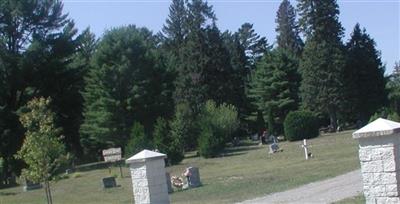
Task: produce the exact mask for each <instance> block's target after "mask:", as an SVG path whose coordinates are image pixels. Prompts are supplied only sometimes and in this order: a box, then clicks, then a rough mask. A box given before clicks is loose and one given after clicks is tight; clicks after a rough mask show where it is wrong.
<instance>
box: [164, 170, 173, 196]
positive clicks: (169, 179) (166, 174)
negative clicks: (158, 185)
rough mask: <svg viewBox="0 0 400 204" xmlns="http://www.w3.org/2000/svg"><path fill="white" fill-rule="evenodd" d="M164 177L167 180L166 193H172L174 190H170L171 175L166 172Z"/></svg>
mask: <svg viewBox="0 0 400 204" xmlns="http://www.w3.org/2000/svg"><path fill="white" fill-rule="evenodd" d="M165 177H166V179H167V187H168V193H172V192H174V190H173V189H172V184H171V175H170V174H169V173H168V172H166V173H165Z"/></svg>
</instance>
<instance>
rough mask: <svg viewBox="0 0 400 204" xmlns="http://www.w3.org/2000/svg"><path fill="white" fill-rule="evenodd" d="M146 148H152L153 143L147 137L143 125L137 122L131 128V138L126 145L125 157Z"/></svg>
mask: <svg viewBox="0 0 400 204" xmlns="http://www.w3.org/2000/svg"><path fill="white" fill-rule="evenodd" d="M146 148H147V149H152V146H151V143H150V142H149V141H148V139H147V137H146V134H145V132H144V127H143V125H141V124H140V123H138V122H135V123H134V124H133V127H132V130H131V135H130V139H129V141H128V143H127V145H126V146H125V158H129V157H131V156H133V155H135V154H136V153H139V152H140V151H142V150H143V149H146Z"/></svg>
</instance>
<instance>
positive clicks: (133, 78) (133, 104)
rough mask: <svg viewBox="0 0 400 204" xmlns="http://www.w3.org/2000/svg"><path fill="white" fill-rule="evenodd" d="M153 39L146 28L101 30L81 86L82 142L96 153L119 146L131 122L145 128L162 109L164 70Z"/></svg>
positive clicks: (127, 134) (148, 129)
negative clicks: (99, 38)
mask: <svg viewBox="0 0 400 204" xmlns="http://www.w3.org/2000/svg"><path fill="white" fill-rule="evenodd" d="M155 45H156V41H155V38H154V36H153V35H152V33H151V32H150V31H148V30H147V29H145V28H137V27H135V26H127V27H120V28H115V29H112V30H110V31H107V33H106V34H105V35H104V37H103V39H102V41H101V42H100V43H99V45H98V49H97V51H96V53H95V54H94V56H93V63H92V67H93V68H91V70H90V72H89V76H88V77H87V79H86V87H85V90H84V92H83V96H84V99H85V103H84V105H85V111H84V114H83V115H84V122H83V124H82V126H81V129H80V133H81V142H82V145H83V146H84V147H85V150H86V151H89V152H92V153H96V152H97V153H99V150H100V149H102V148H106V147H109V146H124V144H125V143H126V141H127V139H128V137H129V134H130V130H131V125H132V124H133V123H134V122H140V123H141V124H143V126H144V128H145V130H146V131H147V132H150V131H151V129H152V128H153V123H154V122H155V120H156V118H157V117H159V116H165V115H163V114H164V112H163V111H162V110H164V111H167V109H168V108H167V107H164V106H163V105H165V103H164V101H166V100H167V99H165V98H164V95H163V94H162V93H161V91H162V90H163V84H164V81H163V80H164V78H163V77H162V76H163V74H164V73H163V71H165V70H163V69H161V68H160V67H158V63H157V62H156V61H155V60H156V57H155V53H154V49H155Z"/></svg>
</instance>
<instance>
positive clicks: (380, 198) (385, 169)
mask: <svg viewBox="0 0 400 204" xmlns="http://www.w3.org/2000/svg"><path fill="white" fill-rule="evenodd" d="M353 138H354V139H358V142H359V158H360V163H361V173H362V177H363V187H364V188H363V191H364V196H365V198H366V203H367V204H376V203H400V197H399V195H400V179H399V178H400V174H399V171H400V161H399V159H400V123H397V122H393V121H390V120H385V119H382V118H379V119H377V120H375V121H373V122H372V123H370V124H368V125H366V126H365V127H363V128H361V129H359V130H357V131H356V132H354V133H353Z"/></svg>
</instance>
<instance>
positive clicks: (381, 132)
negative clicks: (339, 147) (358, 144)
mask: <svg viewBox="0 0 400 204" xmlns="http://www.w3.org/2000/svg"><path fill="white" fill-rule="evenodd" d="M399 132H400V123H397V122H394V121H391V120H386V119H383V118H378V119H376V120H375V121H373V122H371V123H369V124H368V125H366V126H364V127H362V128H361V129H359V130H357V131H355V132H354V133H353V138H354V139H359V138H366V137H379V136H386V135H392V134H395V133H399Z"/></svg>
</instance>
